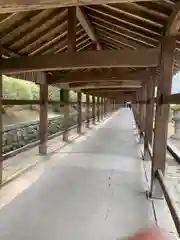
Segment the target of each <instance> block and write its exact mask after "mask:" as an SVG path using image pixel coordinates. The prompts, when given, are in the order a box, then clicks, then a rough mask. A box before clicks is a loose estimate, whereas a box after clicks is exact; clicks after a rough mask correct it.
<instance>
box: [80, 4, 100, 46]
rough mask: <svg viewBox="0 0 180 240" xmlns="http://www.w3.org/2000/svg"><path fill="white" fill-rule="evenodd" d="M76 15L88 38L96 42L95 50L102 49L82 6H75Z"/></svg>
mask: <svg viewBox="0 0 180 240" xmlns="http://www.w3.org/2000/svg"><path fill="white" fill-rule="evenodd" d="M76 16H77V18H78V20H79V22H80V23H81V25H82V27H83V28H84V30H85V32H86V33H87V35H88V36H89V38H90V39H91V40H92V41H93V43H95V44H96V46H97V50H102V46H101V44H100V41H99V39H98V37H97V35H96V33H95V30H94V28H93V26H92V24H91V22H90V21H89V19H88V17H87V15H86V13H85V12H84V9H83V8H82V7H77V8H76Z"/></svg>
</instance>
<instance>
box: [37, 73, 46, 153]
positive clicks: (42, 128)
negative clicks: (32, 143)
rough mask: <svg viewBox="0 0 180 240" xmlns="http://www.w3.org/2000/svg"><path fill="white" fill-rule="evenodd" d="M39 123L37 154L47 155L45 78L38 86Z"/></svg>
mask: <svg viewBox="0 0 180 240" xmlns="http://www.w3.org/2000/svg"><path fill="white" fill-rule="evenodd" d="M39 86H40V112H39V113H40V116H39V119H40V123H39V141H40V142H39V153H40V154H42V155H45V154H47V141H48V84H47V79H46V76H44V82H42V83H41V84H40V85H39Z"/></svg>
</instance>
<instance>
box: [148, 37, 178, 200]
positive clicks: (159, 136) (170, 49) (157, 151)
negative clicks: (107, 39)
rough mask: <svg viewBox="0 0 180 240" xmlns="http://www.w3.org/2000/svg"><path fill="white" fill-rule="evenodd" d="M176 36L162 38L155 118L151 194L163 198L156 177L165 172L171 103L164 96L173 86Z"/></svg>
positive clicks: (168, 93) (169, 92)
mask: <svg viewBox="0 0 180 240" xmlns="http://www.w3.org/2000/svg"><path fill="white" fill-rule="evenodd" d="M175 46H176V38H175V37H174V36H166V37H163V39H162V44H161V58H160V76H159V78H158V83H157V85H158V94H157V98H158V101H157V107H156V118H155V131H154V145H153V161H152V178H151V192H150V196H151V197H155V198H162V196H163V193H162V189H161V187H160V186H159V182H158V181H157V179H156V177H155V173H156V171H157V170H158V169H160V170H161V171H162V173H163V174H165V164H166V149H167V130H168V120H169V104H163V98H164V97H168V96H169V95H170V94H171V86H172V69H173V60H174V52H175Z"/></svg>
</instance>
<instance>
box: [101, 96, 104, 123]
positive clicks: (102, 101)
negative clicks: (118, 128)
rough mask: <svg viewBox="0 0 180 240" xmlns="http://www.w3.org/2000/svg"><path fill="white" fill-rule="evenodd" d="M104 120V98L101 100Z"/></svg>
mask: <svg viewBox="0 0 180 240" xmlns="http://www.w3.org/2000/svg"><path fill="white" fill-rule="evenodd" d="M103 118H104V98H103V97H102V98H101V119H102V120H103Z"/></svg>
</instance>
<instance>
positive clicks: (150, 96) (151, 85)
mask: <svg viewBox="0 0 180 240" xmlns="http://www.w3.org/2000/svg"><path fill="white" fill-rule="evenodd" d="M154 90H155V81H154V76H152V74H151V76H150V78H149V79H148V82H147V106H146V112H147V113H148V114H147V115H146V124H145V125H146V127H145V138H144V159H146V151H147V150H148V144H150V145H151V144H152V136H153V119H154Z"/></svg>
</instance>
